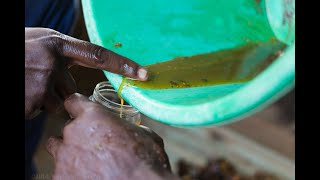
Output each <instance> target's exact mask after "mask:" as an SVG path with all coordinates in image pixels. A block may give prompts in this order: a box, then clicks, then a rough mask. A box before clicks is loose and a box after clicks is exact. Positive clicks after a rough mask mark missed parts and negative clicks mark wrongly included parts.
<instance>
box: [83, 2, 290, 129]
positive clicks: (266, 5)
mask: <svg viewBox="0 0 320 180" xmlns="http://www.w3.org/2000/svg"><path fill="white" fill-rule="evenodd" d="M294 3H295V2H294V1H292V0H266V1H262V0H228V1H226V0H170V1H169V0H149V1H146V0H136V1H132V0H122V1H116V0H83V1H82V4H83V11H84V17H85V23H86V27H87V30H88V34H89V37H90V41H91V42H93V43H95V44H98V45H101V46H103V47H105V48H107V49H110V50H112V51H114V52H116V53H118V54H121V55H123V56H126V57H128V58H130V59H132V60H134V61H136V62H138V63H139V64H141V65H149V64H153V63H157V62H163V61H167V60H170V59H173V58H175V57H178V56H190V55H196V54H201V53H206V52H212V51H216V50H221V49H226V48H232V47H236V46H239V45H243V44H246V43H247V40H248V39H249V40H253V41H266V40H269V39H271V38H277V39H279V40H281V41H282V42H284V43H286V44H287V45H288V47H287V48H286V50H285V51H284V53H283V55H282V56H280V57H279V58H278V59H277V60H276V61H275V62H273V63H272V64H271V65H270V66H269V67H268V68H267V69H265V70H264V71H263V72H261V73H260V74H259V75H258V76H257V77H255V78H254V79H253V80H251V81H249V82H246V83H241V84H226V85H216V86H207V87H196V88H184V89H183V88H182V89H167V90H150V89H142V88H136V87H126V88H124V89H123V91H122V93H121V95H122V97H123V98H124V99H125V100H126V101H127V102H128V103H130V104H131V105H132V106H133V107H135V108H137V109H138V110H139V111H140V112H142V113H143V114H145V115H147V116H149V117H151V118H153V119H155V120H157V121H160V122H162V123H166V124H170V125H176V126H203V125H212V124H224V123H228V122H232V121H234V120H239V119H242V118H243V117H245V116H248V115H250V114H252V113H254V112H257V111H258V110H261V109H262V108H264V107H266V106H267V105H268V104H270V103H272V102H274V101H275V100H277V99H279V98H280V97H281V96H282V95H284V94H285V93H287V92H288V91H289V90H290V89H291V88H292V87H294V84H295V43H294V39H295V38H294V37H295V35H294V34H295V23H294V21H295V13H294V6H295V5H294ZM117 42H121V44H122V47H121V48H119V47H115V46H114V44H115V43H117ZM104 73H105V75H106V77H107V78H108V80H109V81H110V82H111V84H112V85H113V87H114V88H115V89H118V88H119V85H120V83H121V81H122V76H120V75H117V74H113V73H109V72H104Z"/></svg>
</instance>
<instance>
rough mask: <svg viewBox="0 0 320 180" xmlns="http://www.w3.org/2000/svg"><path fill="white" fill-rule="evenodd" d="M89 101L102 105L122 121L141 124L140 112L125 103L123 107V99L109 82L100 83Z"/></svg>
mask: <svg viewBox="0 0 320 180" xmlns="http://www.w3.org/2000/svg"><path fill="white" fill-rule="evenodd" d="M89 99H90V100H91V101H93V102H97V103H100V104H101V105H103V106H104V107H106V109H108V110H109V111H110V112H112V113H114V114H116V115H117V116H119V117H120V118H121V119H124V120H126V121H129V122H131V123H135V124H140V123H141V115H140V112H139V111H138V110H137V109H135V108H134V107H132V106H131V105H129V104H128V103H127V102H125V101H124V104H123V105H122V106H121V99H120V98H119V96H118V93H117V91H116V90H115V89H114V88H113V87H112V85H111V84H110V82H108V81H104V82H100V83H98V84H97V85H96V87H95V89H94V91H93V94H92V95H91V96H90V97H89Z"/></svg>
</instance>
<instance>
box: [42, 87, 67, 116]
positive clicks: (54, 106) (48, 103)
mask: <svg viewBox="0 0 320 180" xmlns="http://www.w3.org/2000/svg"><path fill="white" fill-rule="evenodd" d="M44 108H45V110H46V111H48V112H50V113H57V112H60V111H62V110H63V100H62V99H61V98H60V96H59V95H58V94H57V93H56V92H54V91H53V90H51V91H50V92H48V93H47V95H46V99H45V102H44Z"/></svg>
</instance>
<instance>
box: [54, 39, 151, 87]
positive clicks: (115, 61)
mask: <svg viewBox="0 0 320 180" xmlns="http://www.w3.org/2000/svg"><path fill="white" fill-rule="evenodd" d="M61 37H62V38H60V40H58V41H60V42H58V43H56V46H57V47H56V48H57V49H58V52H60V53H61V55H62V56H64V57H68V58H72V59H73V61H72V63H74V64H77V65H81V66H85V67H89V68H95V69H101V70H106V71H110V72H113V73H117V74H123V75H125V76H127V77H130V78H133V79H137V80H141V81H145V80H147V79H148V73H147V70H146V69H145V68H144V67H142V66H140V65H139V64H137V63H135V62H134V61H132V60H130V59H128V58H126V57H123V56H121V55H119V54H116V53H114V52H112V51H110V50H107V49H105V48H103V47H101V46H98V45H95V44H92V43H90V42H86V41H82V40H79V39H76V38H73V37H70V36H67V35H62V36H61Z"/></svg>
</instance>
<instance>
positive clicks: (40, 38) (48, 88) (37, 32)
mask: <svg viewBox="0 0 320 180" xmlns="http://www.w3.org/2000/svg"><path fill="white" fill-rule="evenodd" d="M72 65H81V66H85V67H88V68H95V69H101V70H107V71H110V72H113V73H117V74H123V75H125V76H127V77H131V78H134V79H137V80H142V81H143V80H146V79H147V71H146V70H145V69H144V68H143V67H141V66H139V65H138V64H136V63H135V62H133V61H131V60H129V59H127V58H125V57H123V56H120V55H118V54H115V53H114V52H112V51H109V50H107V49H104V48H102V47H100V46H97V45H94V44H91V43H89V42H85V41H82V40H78V39H75V38H72V37H70V36H67V35H64V34H61V33H59V32H57V31H54V30H51V29H46V28H25V118H26V119H31V118H33V117H35V116H36V115H37V114H38V113H39V112H40V109H41V108H44V109H45V110H47V111H49V112H56V111H57V110H59V109H61V108H62V104H63V100H64V98H66V97H68V95H70V94H72V93H75V92H76V85H75V82H74V80H73V78H72V76H71V74H70V73H69V71H68V68H69V67H71V66H72Z"/></svg>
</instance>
